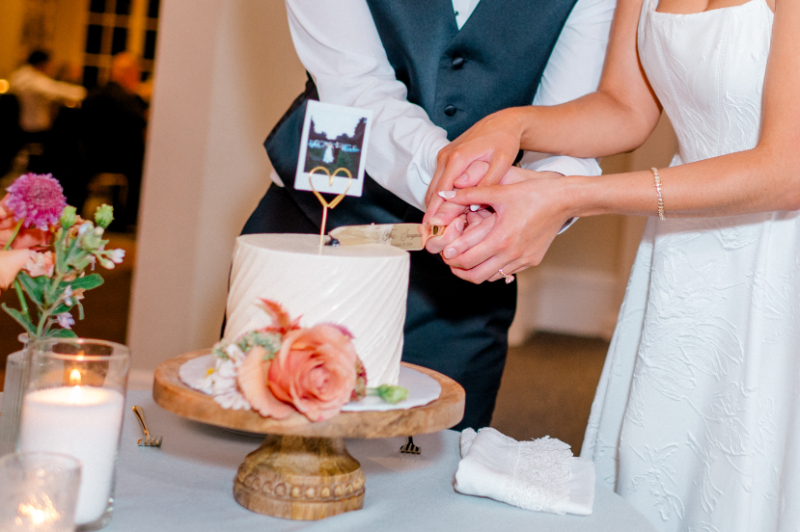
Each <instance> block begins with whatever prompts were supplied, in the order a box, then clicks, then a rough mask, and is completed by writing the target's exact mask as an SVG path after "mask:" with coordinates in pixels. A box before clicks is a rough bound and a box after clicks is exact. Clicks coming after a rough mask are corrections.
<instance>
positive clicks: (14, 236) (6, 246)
mask: <svg viewBox="0 0 800 532" xmlns="http://www.w3.org/2000/svg"><path fill="white" fill-rule="evenodd" d="M24 221H25V219H24V218H23V219H22V220H20V221H19V223H18V224H17V226H16V227H15V228H14V232H13V233H11V238H9V239H8V241H7V242H6V245H5V246H3V251H6V250H7V249H10V248H11V243H12V242H14V239H15V238H17V235H18V234H19V230H20V229H22V222H24Z"/></svg>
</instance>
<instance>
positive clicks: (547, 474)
mask: <svg viewBox="0 0 800 532" xmlns="http://www.w3.org/2000/svg"><path fill="white" fill-rule="evenodd" d="M517 445H518V447H517V453H516V454H517V456H516V460H515V463H514V475H513V482H512V483H511V484H512V486H510V488H511V489H510V491H509V498H508V500H509V503H510V504H513V505H514V506H519V507H520V508H525V509H527V510H537V511H546V512H555V513H563V510H561V509H560V503H563V502H564V501H565V500H566V499H567V498H568V497H569V489H568V488H567V481H569V479H570V477H571V476H572V470H571V468H570V467H569V461H570V460H571V459H572V451H571V450H570V446H569V445H568V444H566V443H564V442H562V441H561V440H553V439H551V438H550V437H549V436H545V437H544V438H539V439H538V440H533V441H530V442H519V443H517ZM559 510H560V511H559Z"/></svg>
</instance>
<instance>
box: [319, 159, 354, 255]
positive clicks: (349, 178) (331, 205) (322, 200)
mask: <svg viewBox="0 0 800 532" xmlns="http://www.w3.org/2000/svg"><path fill="white" fill-rule="evenodd" d="M317 172H322V173H324V174H326V175H327V176H328V186H329V187H332V186H333V181H334V179H335V178H336V176H337V175H339V173H340V172H341V173H344V174H346V175H347V188H345V189H344V192H342V193H341V194H339V195H338V196H336V197H335V198H333V200H332V201H331V202H330V203H329V202H328V201H327V200H326V199H325V198H323V197H322V194H320V192H319V191H318V190H317V189H316V188H315V187H314V179H313V178H314V175H315V174H316V173H317ZM308 184H309V185H311V191H312V192H314V195H315V196H316V197H317V199H318V200H319V202H320V203H322V226H321V227H320V232H319V245H320V246H321V245H323V244H324V243H325V225H326V224H327V222H328V209H333V208H334V207H336V206H337V205H339V203H341V201H342V200H343V199H344V197H345V196H346V195H347V191H348V190H350V185H352V184H353V174H351V173H350V170H348V169H347V168H344V167H342V168H337V169H336V170H335V171H334V172H333V174H331V172H330V170H328V169H327V168H325V167H324V166H317V167H315V168H312V169H311V171H310V172H308Z"/></svg>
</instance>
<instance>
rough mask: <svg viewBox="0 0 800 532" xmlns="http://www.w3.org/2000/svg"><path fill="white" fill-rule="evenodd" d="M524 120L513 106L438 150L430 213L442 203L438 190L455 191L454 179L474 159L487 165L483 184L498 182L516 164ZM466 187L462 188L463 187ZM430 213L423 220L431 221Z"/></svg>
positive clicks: (427, 200) (428, 200) (430, 189)
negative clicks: (522, 120) (521, 119)
mask: <svg viewBox="0 0 800 532" xmlns="http://www.w3.org/2000/svg"><path fill="white" fill-rule="evenodd" d="M521 135H522V123H521V122H520V118H519V114H518V113H517V112H515V110H514V109H513V108H511V109H505V110H503V111H499V112H497V113H494V114H491V115H489V116H487V117H485V118H483V119H482V120H480V121H478V122H477V123H476V124H475V125H473V126H472V127H471V128H469V129H468V130H467V131H466V132H465V133H463V134H462V135H461V136H460V137H458V138H457V139H456V140H454V141H453V142H451V143H450V144H449V145H447V146H445V147H444V148H442V149H441V150H440V151H439V154H438V156H437V166H436V173H434V175H433V178H432V179H431V182H430V184H429V185H428V192H427V195H426V197H425V204H426V205H427V207H428V213H431V212H434V213H435V212H436V211H438V209H439V206H440V205H441V199H440V198H439V196H438V193H439V192H441V191H447V190H453V188H454V186H455V185H454V182H455V181H456V180H457V179H459V178H460V177H461V176H462V175H463V174H464V173H465V172H466V171H467V168H468V167H469V166H470V165H471V164H472V163H473V162H475V161H483V162H485V163H486V164H487V165H488V169H487V171H486V174H485V176H484V178H483V179H482V180H481V182H480V186H488V185H496V184H498V183H499V182H500V180H501V179H502V178H503V176H504V175H505V174H506V172H507V171H508V169H509V168H510V167H511V165H512V164H514V159H515V158H516V157H517V153H518V152H519V145H520V137H521ZM462 188H463V187H462ZM428 218H429V217H428V216H427V215H426V219H425V220H424V221H426V222H427V221H428Z"/></svg>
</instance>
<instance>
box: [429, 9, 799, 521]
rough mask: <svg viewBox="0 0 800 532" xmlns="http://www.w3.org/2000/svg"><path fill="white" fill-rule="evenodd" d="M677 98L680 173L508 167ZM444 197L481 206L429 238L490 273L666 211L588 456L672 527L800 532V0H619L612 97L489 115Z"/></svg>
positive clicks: (591, 140)
mask: <svg viewBox="0 0 800 532" xmlns="http://www.w3.org/2000/svg"><path fill="white" fill-rule="evenodd" d="M662 106H663V108H664V110H665V111H666V113H667V114H668V116H669V118H670V119H671V121H672V124H673V126H674V128H675V131H676V133H677V136H678V140H679V145H680V151H679V155H678V156H676V160H675V161H674V162H673V165H672V166H671V167H670V168H667V169H653V170H652V171H648V172H630V173H625V174H615V175H607V176H602V177H576V176H566V177H565V176H559V175H554V174H536V173H532V172H528V171H525V170H520V169H518V168H509V167H510V166H511V162H512V161H513V160H514V157H515V155H516V153H517V151H518V150H519V149H520V148H522V149H526V150H533V151H539V152H548V153H563V154H568V155H572V156H577V157H599V156H604V155H610V154H614V153H618V152H623V151H629V150H632V149H634V148H636V147H638V146H639V145H641V144H642V143H643V142H644V140H645V139H646V138H647V136H648V135H649V134H650V132H651V131H652V130H653V128H654V127H655V124H656V122H657V120H658V117H659V115H660V112H661V108H662ZM497 183H500V184H499V185H497ZM476 184H478V185H479V186H477V187H473V186H472V185H476ZM454 188H455V189H454ZM442 198H444V199H445V200H446V201H445V202H444V203H443V200H442ZM428 200H429V201H428V214H427V215H426V219H427V220H428V221H431V220H433V221H434V222H436V223H448V222H450V221H451V220H453V219H454V218H455V217H456V216H463V217H468V219H469V226H468V227H467V229H466V230H465V231H464V232H463V234H461V235H460V236H458V237H457V238H455V239H453V238H451V236H450V235H451V234H452V233H451V232H450V231H448V232H447V233H445V236H444V237H440V238H438V239H434V240H432V241H431V242H430V243H429V246H428V249H429V251H432V252H441V253H442V255H443V257H444V258H445V260H446V261H447V263H448V264H449V265H450V266H451V269H452V270H453V272H454V273H455V274H456V275H458V276H459V277H462V278H464V279H468V280H471V281H473V282H483V281H486V280H490V281H491V280H498V279H501V278H503V277H506V280H507V281H508V280H509V278H510V276H511V274H513V273H514V272H517V271H520V270H522V269H525V268H527V267H530V266H534V265H536V264H538V263H539V261H540V260H541V258H542V256H543V255H544V253H545V251H546V250H547V247H548V246H549V244H550V243H551V242H552V240H553V238H554V237H555V236H556V234H557V233H558V231H559V230H560V229H561V227H562V226H563V225H564V223H565V222H566V221H567V220H569V219H570V218H573V217H577V216H591V215H596V214H607V213H619V214H639V215H648V216H651V218H650V219H649V221H648V224H647V227H646V230H645V233H644V236H643V239H642V242H641V245H640V247H639V252H638V254H637V257H636V261H635V264H634V266H633V269H632V272H631V278H630V281H629V284H628V289H627V292H626V297H625V302H624V304H623V306H622V308H621V311H620V315H619V320H618V323H617V328H616V331H615V334H614V338H613V340H612V343H611V348H610V351H609V354H608V357H607V359H606V363H605V367H604V370H603V374H602V376H601V379H600V384H599V387H598V390H597V395H596V397H595V400H594V404H593V406H592V413H591V418H590V421H589V426H588V428H587V431H586V437H585V441H584V444H583V451H582V454H583V455H584V456H587V457H590V458H592V460H594V462H595V464H596V467H597V473H598V474H597V477H598V479H599V481H600V482H605V483H608V485H610V486H612V487H613V489H614V490H615V491H616V492H617V493H619V494H620V495H622V496H623V497H625V498H626V499H627V500H629V501H630V502H631V503H632V504H633V505H634V506H635V507H637V508H638V509H639V510H640V511H641V512H642V513H644V514H645V515H647V516H648V517H649V519H650V520H651V521H652V522H653V524H654V525H655V526H656V527H657V528H658V529H660V530H664V531H678V530H681V531H720V532H731V531H759V532H761V531H779V530H781V531H783V530H787V531H788V530H798V529H800V504H798V501H800V454H798V453H800V213H798V212H796V211H797V209H800V0H750V1H748V2H746V3H743V4H742V3H741V0H661V1H660V2H659V1H658V0H620V2H619V6H618V9H617V15H616V19H615V21H614V27H613V30H612V36H611V42H610V46H609V50H608V55H607V59H606V66H605V71H604V75H603V79H602V81H601V85H600V88H599V89H598V91H597V92H596V93H593V94H590V95H588V96H585V97H583V98H581V99H578V100H575V101H573V102H570V103H567V104H564V105H560V106H555V107H538V108H537V107H525V108H516V109H509V110H506V111H501V112H499V113H496V114H494V115H491V116H489V117H487V118H485V119H484V120H482V121H481V122H478V123H477V124H476V125H475V126H474V127H473V128H472V129H471V130H469V131H467V132H466V133H465V134H464V135H463V136H462V137H460V138H459V139H457V140H456V141H455V142H454V143H452V144H451V145H450V146H448V147H447V148H445V149H443V150H442V152H440V155H439V168H438V170H437V174H436V175H435V176H434V181H433V182H432V183H431V187H430V190H429V197H428ZM470 205H483V206H491V209H488V210H480V211H478V212H472V211H471V210H469V207H468V206H470ZM445 239H446V240H445Z"/></svg>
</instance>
